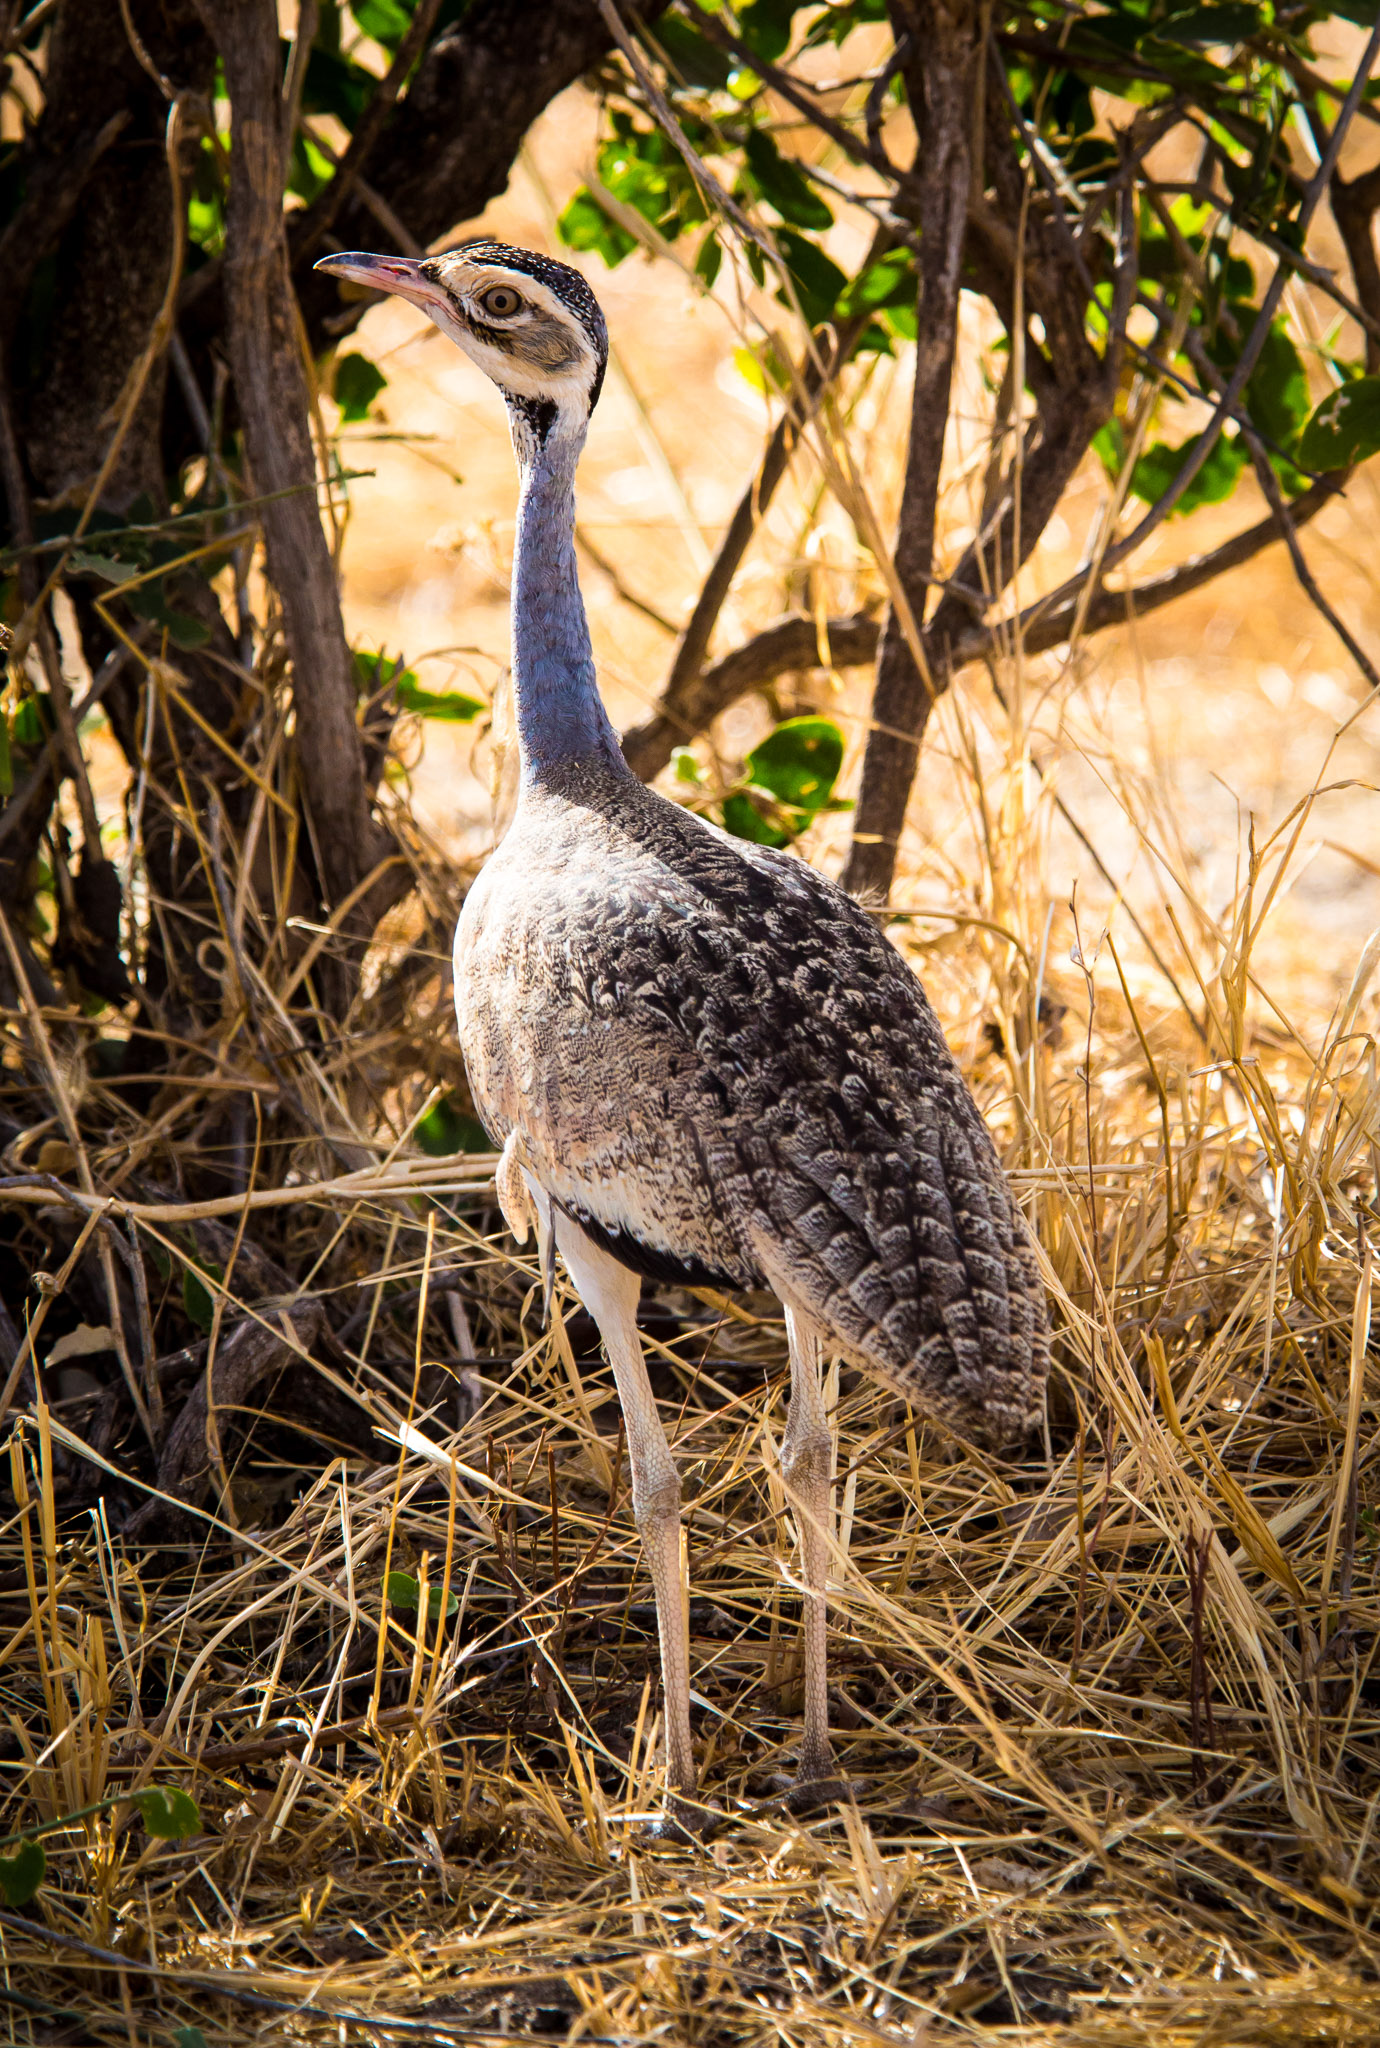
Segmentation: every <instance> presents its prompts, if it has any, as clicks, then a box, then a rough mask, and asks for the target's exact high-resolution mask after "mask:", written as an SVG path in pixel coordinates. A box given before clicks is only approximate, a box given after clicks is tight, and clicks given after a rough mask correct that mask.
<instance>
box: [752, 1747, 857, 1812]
mask: <svg viewBox="0 0 1380 2048" xmlns="http://www.w3.org/2000/svg"><path fill="white" fill-rule="evenodd" d="M772 1790H773V1792H775V1793H776V1795H777V1797H778V1798H783V1799H784V1800H785V1802H786V1805H787V1807H788V1808H789V1810H790V1811H791V1812H792V1813H800V1814H804V1813H819V1812H820V1811H822V1809H823V1808H824V1807H826V1806H835V1805H837V1804H839V1803H840V1802H842V1801H847V1800H850V1799H856V1798H857V1797H858V1796H859V1794H860V1793H862V1792H864V1791H865V1790H866V1787H865V1786H864V1785H862V1784H861V1783H857V1782H855V1781H854V1780H853V1779H851V1778H847V1777H845V1776H844V1774H843V1772H842V1771H841V1770H840V1768H839V1760H838V1758H837V1757H836V1756H835V1755H834V1752H833V1749H832V1747H831V1746H829V1745H826V1746H825V1748H824V1749H823V1750H822V1751H819V1752H814V1753H811V1752H809V1751H802V1752H801V1757H800V1764H799V1767H798V1769H797V1771H796V1774H795V1776H794V1777H793V1778H788V1777H786V1776H785V1774H784V1773H782V1775H781V1776H780V1777H776V1778H773V1779H772Z"/></svg>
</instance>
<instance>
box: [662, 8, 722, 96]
mask: <svg viewBox="0 0 1380 2048" xmlns="http://www.w3.org/2000/svg"><path fill="white" fill-rule="evenodd" d="M652 34H653V35H654V36H655V38H656V40H657V42H659V43H660V45H661V47H662V49H663V50H664V51H665V52H666V56H667V59H668V61H669V62H670V64H671V65H672V66H673V67H674V69H675V70H676V71H677V72H679V74H680V77H681V79H682V81H683V82H684V83H685V84H686V85H698V86H701V87H706V88H708V90H709V91H711V92H721V91H722V90H723V89H724V87H725V86H726V85H727V84H728V81H729V77H730V74H731V73H732V70H733V60H732V58H731V57H726V56H725V55H724V53H723V51H722V50H718V49H716V48H715V47H714V45H713V43H711V42H709V41H707V40H706V38H705V37H704V36H702V35H700V34H699V32H698V31H697V30H696V29H693V28H691V26H690V24H689V22H686V21H680V20H678V19H677V18H676V17H675V16H674V15H663V16H662V17H661V19H660V20H659V21H658V22H657V25H656V27H655V28H654V29H653V30H652Z"/></svg>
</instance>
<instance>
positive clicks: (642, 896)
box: [455, 767, 1048, 1442]
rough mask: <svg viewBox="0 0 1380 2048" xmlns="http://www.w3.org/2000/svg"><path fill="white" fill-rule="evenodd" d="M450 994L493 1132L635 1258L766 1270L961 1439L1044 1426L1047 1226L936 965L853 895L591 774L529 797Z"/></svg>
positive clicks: (677, 1268)
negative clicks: (904, 953)
mask: <svg viewBox="0 0 1380 2048" xmlns="http://www.w3.org/2000/svg"><path fill="white" fill-rule="evenodd" d="M455 985H456V1000H457V1008H458V1014H459V1021H460V1038H461V1044H462V1046H463V1048H464V1051H465V1058H466V1064H467V1068H468V1071H469V1076H470V1082H471V1086H472V1088H473V1091H474V1097H475V1102H476V1104H477V1106H478V1108H479V1112H480V1114H481V1116H482V1117H483V1118H484V1121H485V1124H486V1126H487V1127H488V1129H489V1130H490V1132H491V1133H492V1135H493V1136H494V1138H495V1139H496V1140H497V1141H498V1142H499V1143H503V1142H504V1141H506V1140H507V1139H508V1138H509V1137H510V1135H511V1134H512V1133H514V1132H516V1133H518V1134H519V1136H520V1140H521V1156H522V1160H523V1163H524V1164H525V1165H526V1166H527V1167H528V1168H529V1169H530V1171H531V1172H532V1173H533V1174H534V1176H535V1177H536V1179H537V1180H538V1181H539V1182H540V1183H541V1185H542V1186H543V1187H544V1188H545V1189H546V1190H547V1191H548V1193H549V1194H550V1195H551V1197H552V1199H553V1200H554V1201H555V1202H556V1204H557V1205H558V1207H559V1208H560V1209H562V1210H563V1211H564V1212H565V1213H566V1214H567V1215H569V1216H570V1217H572V1218H573V1219H574V1220H575V1221H576V1222H577V1223H579V1224H580V1225H581V1226H582V1227H583V1228H584V1229H585V1230H586V1231H587V1232H588V1233H589V1235H590V1236H591V1237H593V1238H594V1240H595V1241H596V1242H597V1243H600V1244H602V1245H603V1246H604V1247H605V1248H606V1249H607V1250H609V1251H611V1252H612V1253H613V1254H614V1256H615V1257H617V1258H619V1259H620V1260H622V1261H623V1262H624V1263H625V1264H627V1265H630V1266H632V1267H634V1268H635V1269H636V1270H637V1271H638V1272H640V1273H644V1274H648V1275H650V1276H651V1277H653V1278H656V1279H661V1280H684V1281H686V1282H688V1283H690V1284H700V1285H714V1286H721V1287H762V1286H767V1287H771V1288H772V1289H774V1290H775V1291H776V1292H777V1293H778V1294H779V1295H780V1296H781V1297H782V1299H783V1300H786V1301H789V1302H790V1303H791V1304H792V1306H793V1307H795V1308H796V1309H797V1310H799V1311H800V1313H801V1314H802V1315H803V1316H804V1317H805V1318H806V1319H807V1320H808V1322H809V1323H810V1324H811V1325H812V1326H813V1327H814V1329H815V1330H816V1331H817V1332H818V1334H819V1336H820V1338H821V1340H822V1342H823V1344H824V1346H825V1348H826V1350H829V1349H832V1350H836V1351H839V1352H841V1353H843V1354H844V1355H846V1356H847V1357H848V1358H849V1359H851V1360H853V1361H854V1362H856V1363H857V1364H859V1365H862V1366H866V1367H868V1368H869V1369H870V1370H871V1371H873V1372H874V1373H876V1374H878V1375H879V1376H880V1377H881V1378H882V1379H884V1380H886V1381H887V1382H888V1383H889V1384H890V1385H892V1386H894V1387H895V1388H896V1389H897V1390H898V1392H900V1393H902V1394H904V1395H905V1396H906V1398H907V1399H908V1400H912V1401H914V1402H915V1404H916V1406H917V1407H918V1408H920V1409H921V1410H923V1411H925V1412H927V1413H929V1414H932V1415H935V1416H938V1417H941V1418H942V1419H943V1420H945V1421H946V1422H950V1423H952V1424H954V1425H955V1427H957V1428H958V1429H960V1430H962V1431H964V1432H965V1433H966V1434H969V1435H972V1436H975V1437H977V1438H979V1439H981V1440H984V1441H992V1440H995V1441H997V1442H1010V1441H1012V1440H1013V1439H1015V1438H1017V1437H1019V1436H1020V1435H1021V1434H1022V1433H1023V1432H1024V1431H1025V1430H1026V1429H1027V1428H1029V1427H1030V1426H1031V1424H1032V1423H1033V1422H1034V1420H1035V1418H1036V1415H1037V1413H1038V1411H1039V1406H1040V1401H1041V1397H1042V1389H1043V1382H1044V1375H1045V1370H1046V1365H1047V1360H1048V1338H1047V1334H1046V1326H1045V1317H1044V1307H1043V1299H1042V1294H1041V1288H1040V1283H1039V1278H1038V1275H1037V1272H1036V1268H1035V1261H1034V1255H1033V1253H1032V1251H1031V1248H1030V1245H1029V1241H1028V1239H1027V1236H1026V1232H1025V1226H1024V1223H1023V1222H1022V1220H1021V1218H1020V1217H1019V1215H1018V1214H1017V1212H1016V1210H1015V1207H1014V1205H1013V1202H1012V1199H1011V1195H1010V1192H1009V1186H1008V1183H1007V1180H1006V1177H1005V1175H1004V1174H1003V1172H1002V1169H1001V1166H1000V1163H999V1162H998V1159H997V1156H996V1153H995V1151H994V1149H993V1146H992V1141H991V1138H990V1137H989V1135H988V1133H987V1129H986V1126H985V1125H984V1123H983V1121H982V1118H981V1116H980V1114H979V1112H978V1109H977V1106H976V1104H975V1103H974V1101H973V1098H972V1096H971V1094H970V1093H969V1091H968V1088H967V1086H966V1084H965V1082H964V1080H963V1077H962V1075H961V1074H960V1073H959V1071H958V1068H957V1066H956V1064H955V1062H954V1060H953V1057H952V1055H951V1054H950V1052H949V1050H948V1047H947V1046H946V1045H945V1043H944V1038H943V1034H942V1032H941V1031H940V1028H939V1024H938V1021H937V1020H936V1018H935V1015H934V1012H933V1010H932V1009H931V1008H930V1005H929V1003H928V1001H927V1000H926V998H925V994H924V991H923V989H922V988H921V986H920V983H919V981H918V980H917V979H916V977H915V975H914V974H913V973H912V972H911V970H910V969H909V968H908V967H907V966H906V964H905V962H904V961H903V960H902V959H901V958H900V956H899V955H898V954H897V953H896V951H895V949H894V948H893V947H892V946H891V945H889V944H888V942H887V941H886V939H885V938H883V937H882V935H881V934H880V933H879V932H878V930H877V928H876V926H875V924H874V923H873V921H872V919H871V918H870V917H868V916H867V915H866V914H865V913H864V912H863V911H862V910H860V909H859V907H858V906H857V904H855V903H854V902H853V901H852V899H851V898H850V897H848V896H846V895H845V894H844V893H843V891H842V890H840V889H838V888H836V887H835V886H834V885H833V884H831V883H829V882H828V881H826V880H825V879H824V878H823V877H822V876H820V875H818V874H817V873H815V871H814V870H813V869H811V868H809V867H807V866H806V865H805V863H804V862H803V861H801V860H799V859H798V858H797V857H796V856H794V855H792V854H790V853H778V852H775V851H772V850H769V849H767V848H764V847H757V846H749V845H747V844H745V843H744V842H742V841H739V840H734V839H730V838H728V837H727V835H725V834H724V833H721V832H719V831H717V830H716V829H715V828H714V827H713V826H710V825H707V824H705V823H704V822H703V821H702V820H701V819H699V818H697V817H695V816H694V815H692V814H691V813H690V812H688V811H686V810H684V809H683V808H682V807H681V806H679V805H677V804H673V803H669V802H667V801H666V799H665V798H663V797H661V796H658V795H657V794H656V793H655V792H654V791H651V790H647V789H644V788H643V787H642V786H641V785H640V784H637V783H634V782H631V781H629V780H628V779H626V778H625V777H622V776H619V775H612V774H608V773H606V772H605V771H603V770H602V769H599V768H595V769H593V770H588V769H585V768H583V767H577V768H573V769H572V770H571V772H570V774H569V775H568V776H567V777H566V778H564V782H563V786H561V787H560V788H550V787H546V788H543V789H542V790H540V791H538V792H533V793H530V794H527V795H524V797H523V799H522V802H521V804H520V806H519V809H518V812H517V815H516V817H515V819H514V821H513V825H512V827H511V829H510V830H509V832H508V835H507V837H506V838H505V840H504V841H503V843H502V845H501V846H500V847H499V848H498V850H497V852H496V853H495V854H494V856H493V858H492V859H491V860H490V862H489V863H488V865H487V867H486V868H485V869H484V872H483V874H482V875H481V876H480V878H479V881H478V882H477V883H476V885H475V887H474V888H473V889H472V890H471V892H470V895H469V897H468V898H467V900H466V903H465V908H464V912H463V914H462V916H461V920H460V927H459V931H458V933H457V935H456V948H455Z"/></svg>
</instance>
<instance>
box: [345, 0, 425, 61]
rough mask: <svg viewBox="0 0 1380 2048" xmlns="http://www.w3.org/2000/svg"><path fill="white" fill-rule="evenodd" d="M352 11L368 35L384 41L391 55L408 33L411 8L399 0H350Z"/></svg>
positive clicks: (384, 45) (385, 47)
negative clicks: (401, 5)
mask: <svg viewBox="0 0 1380 2048" xmlns="http://www.w3.org/2000/svg"><path fill="white" fill-rule="evenodd" d="M350 12H351V13H352V14H353V15H354V18H355V20H356V21H357V22H358V23H359V25H360V27H361V28H362V29H363V31H364V33H365V35H366V36H372V38H373V40H374V41H375V42H376V43H382V45H383V47H384V49H385V50H387V51H388V53H389V55H390V56H391V55H392V54H393V52H394V50H395V49H396V48H397V46H398V44H399V43H400V42H401V41H402V39H403V37H404V36H405V35H406V34H407V29H408V22H409V19H410V14H411V10H410V9H409V8H406V7H400V6H399V5H398V0H350Z"/></svg>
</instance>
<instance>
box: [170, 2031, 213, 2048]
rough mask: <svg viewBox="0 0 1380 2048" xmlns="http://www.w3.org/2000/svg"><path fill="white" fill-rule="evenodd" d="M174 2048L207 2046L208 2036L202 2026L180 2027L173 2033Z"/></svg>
mask: <svg viewBox="0 0 1380 2048" xmlns="http://www.w3.org/2000/svg"><path fill="white" fill-rule="evenodd" d="M173 2048H207V2044H206V2036H205V2035H204V2034H203V2033H202V2031H201V2029H200V2027H179V2028H178V2030H177V2032H176V2033H175V2034H174V2035H173Z"/></svg>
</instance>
